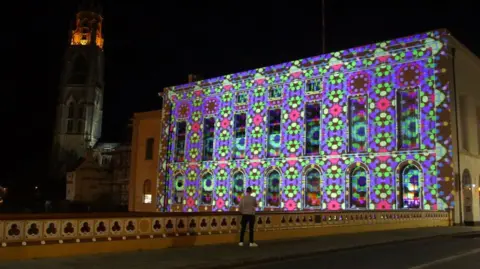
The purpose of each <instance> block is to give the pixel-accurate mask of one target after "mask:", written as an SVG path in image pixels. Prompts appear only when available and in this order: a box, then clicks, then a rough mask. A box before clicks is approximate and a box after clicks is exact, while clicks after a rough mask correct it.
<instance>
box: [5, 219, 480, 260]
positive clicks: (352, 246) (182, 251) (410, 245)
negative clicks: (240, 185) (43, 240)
mask: <svg viewBox="0 0 480 269" xmlns="http://www.w3.org/2000/svg"><path fill="white" fill-rule="evenodd" d="M292 232H294V231H292ZM476 235H479V236H480V227H461V226H458V227H437V228H420V229H402V230H393V231H382V232H369V233H357V234H343V235H329V236H320V237H311V238H305V239H296V240H282V241H279V240H276V241H260V242H258V243H259V245H260V246H259V247H258V248H249V247H239V246H237V245H236V244H227V245H212V246H199V247H189V248H170V249H159V250H150V251H137V252H129V253H112V254H98V255H88V256H74V257H64V258H49V259H35V260H24V261H11V262H0V269H7V268H8V269H9V268H12V269H17V268H19V269H20V268H21V269H33V268H35V269H43V268H45V269H77V268H88V269H96V268H115V269H123V268H125V269H127V268H128V269H137V268H138V269H140V268H141V269H145V268H162V269H169V268H176V269H186V268H190V269H206V268H222V269H224V268H267V269H268V268H274V267H275V268H277V269H281V268H292V266H295V267H298V266H299V265H310V264H319V265H322V266H321V268H334V267H335V268H351V267H352V266H355V268H369V269H371V268H389V269H391V268H409V269H421V268H427V267H418V268H415V267H414V266H417V265H422V264H427V265H428V263H431V262H433V261H438V260H442V259H445V258H449V257H450V258H449V259H447V260H444V261H442V263H444V264H450V265H451V264H452V263H453V264H454V265H458V264H457V263H455V262H458V260H461V261H464V260H468V261H469V263H472V264H475V263H478V261H479V258H478V257H479V256H480V239H476V238H479V237H475V236H476ZM477 249H479V250H477ZM472 251H473V252H472ZM470 252H472V254H468V253H470ZM465 253H467V254H465ZM475 254H476V255H475ZM458 255H465V256H461V257H460V258H458V257H457V256H458ZM452 256H453V259H452ZM345 257H347V258H345ZM436 265H438V264H436ZM436 265H435V266H434V267H428V268H442V267H437V266H436ZM440 265H442V264H440ZM442 266H443V265H442ZM469 266H470V265H469ZM469 266H466V267H465V266H464V267H463V268H472V267H469ZM298 268H301V267H298ZM473 268H480V266H475V267H473Z"/></svg>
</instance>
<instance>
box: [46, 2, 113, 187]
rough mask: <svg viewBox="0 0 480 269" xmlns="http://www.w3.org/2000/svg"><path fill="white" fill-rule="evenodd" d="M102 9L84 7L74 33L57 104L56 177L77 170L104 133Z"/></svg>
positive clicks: (53, 163) (54, 143) (91, 5)
mask: <svg viewBox="0 0 480 269" xmlns="http://www.w3.org/2000/svg"><path fill="white" fill-rule="evenodd" d="M100 12H101V10H100V8H99V7H97V6H94V5H93V4H90V5H82V6H81V7H80V11H79V12H78V13H77V15H76V19H75V25H74V28H73V29H71V30H70V33H69V34H70V45H69V46H68V48H67V51H66V53H65V56H64V66H63V71H62V76H61V79H60V94H59V98H58V102H57V111H56V124H55V134H54V141H53V152H52V153H53V154H52V177H54V178H61V177H64V176H65V173H66V172H69V171H71V170H73V169H75V166H76V164H77V163H78V160H79V159H80V158H82V157H84V156H85V151H86V149H87V148H89V147H93V146H94V145H95V144H96V142H97V141H98V139H99V138H100V135H101V132H102V129H101V128H102V114H103V90H104V78H103V77H104V52H103V42H104V40H103V34H102V21H103V18H102V16H101V15H100Z"/></svg>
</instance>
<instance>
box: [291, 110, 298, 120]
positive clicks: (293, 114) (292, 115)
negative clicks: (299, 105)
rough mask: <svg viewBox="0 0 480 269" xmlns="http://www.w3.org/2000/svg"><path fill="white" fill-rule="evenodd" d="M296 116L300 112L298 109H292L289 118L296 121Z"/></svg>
mask: <svg viewBox="0 0 480 269" xmlns="http://www.w3.org/2000/svg"><path fill="white" fill-rule="evenodd" d="M298 117H300V113H299V112H298V110H296V109H293V110H292V111H291V112H290V119H291V120H292V121H297V119H298Z"/></svg>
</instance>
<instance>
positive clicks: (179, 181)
mask: <svg viewBox="0 0 480 269" xmlns="http://www.w3.org/2000/svg"><path fill="white" fill-rule="evenodd" d="M174 184H175V185H174V186H173V187H174V193H173V202H174V203H175V204H183V193H184V191H185V177H184V176H183V175H182V174H177V175H176V176H175V181H174Z"/></svg>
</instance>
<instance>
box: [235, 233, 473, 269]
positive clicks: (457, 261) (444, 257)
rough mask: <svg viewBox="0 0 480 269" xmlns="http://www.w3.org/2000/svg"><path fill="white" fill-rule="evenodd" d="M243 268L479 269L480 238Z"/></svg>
mask: <svg viewBox="0 0 480 269" xmlns="http://www.w3.org/2000/svg"><path fill="white" fill-rule="evenodd" d="M239 268H243V269H260V268H262V269H287V268H288V269H292V268H322V269H330V268H332V269H334V268H335V269H339V268H346V269H351V268H355V269H360V268H368V269H376V268H382V269H383V268H385V269H426V268H435V269H453V268H462V269H470V268H471V269H479V268H480V235H479V234H477V235H468V236H465V235H463V236H451V237H444V238H434V239H426V240H421V241H414V242H406V243H397V244H391V245H383V246H372V247H364V248H359V249H356V250H346V251H338V252H331V253H324V254H319V255H315V256H313V257H308V258H300V259H292V260H284V261H278V262H273V263H268V264H258V265H253V266H245V267H239Z"/></svg>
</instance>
